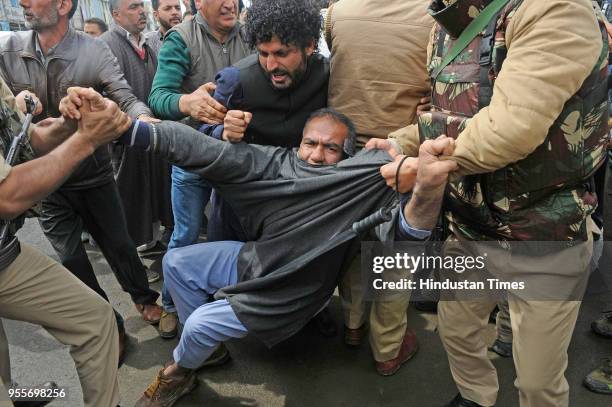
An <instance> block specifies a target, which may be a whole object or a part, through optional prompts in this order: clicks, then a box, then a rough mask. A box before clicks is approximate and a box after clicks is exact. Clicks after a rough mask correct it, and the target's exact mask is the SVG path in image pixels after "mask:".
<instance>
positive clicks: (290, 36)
mask: <svg viewBox="0 0 612 407" xmlns="http://www.w3.org/2000/svg"><path fill="white" fill-rule="evenodd" d="M319 9H320V7H319V3H318V1H315V0H256V1H253V3H252V5H251V8H249V12H248V14H247V19H246V39H247V42H248V43H249V45H250V46H251V47H255V46H256V45H257V44H260V43H262V42H268V41H270V40H271V39H272V37H273V36H276V37H278V39H279V40H280V42H281V43H282V44H284V45H290V44H292V45H296V46H298V47H300V48H302V49H304V48H306V47H307V46H308V45H310V44H311V43H314V46H315V49H316V47H317V45H318V43H319V36H320V34H321V14H320V13H319Z"/></svg>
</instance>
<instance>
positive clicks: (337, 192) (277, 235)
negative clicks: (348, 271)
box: [123, 122, 397, 346]
mask: <svg viewBox="0 0 612 407" xmlns="http://www.w3.org/2000/svg"><path fill="white" fill-rule="evenodd" d="M143 126H145V128H144V129H143V128H142V127H143ZM139 129H140V130H145V129H146V130H147V131H148V129H149V126H148V125H146V124H143V123H140V127H139ZM140 130H139V131H137V132H135V133H139V132H140ZM132 140H135V142H136V144H137V145H138V146H140V147H143V148H147V147H149V141H148V136H147V138H146V142H144V143H141V142H140V140H141V138H140V137H133V136H132V134H131V133H130V134H127V135H126V136H125V137H124V138H123V142H126V143H128V144H130V143H131V141H132ZM151 144H152V145H151V147H150V148H151V149H152V150H153V151H155V152H156V153H158V154H160V155H161V156H163V157H165V158H167V159H168V161H170V163H172V164H174V165H178V166H180V167H182V168H184V169H186V170H188V171H191V172H194V173H197V174H199V175H200V176H201V177H202V178H204V179H206V180H207V181H208V182H209V183H210V184H211V185H213V186H214V187H215V188H216V189H218V190H219V191H220V192H221V194H223V197H224V198H225V199H226V200H227V201H228V202H229V203H230V204H231V205H232V207H234V208H236V212H237V213H239V214H241V215H240V217H239V220H240V223H241V224H242V226H243V228H244V231H245V232H246V234H247V238H248V239H247V240H248V241H247V243H245V245H244V246H243V247H242V249H241V251H240V254H239V259H238V276H239V277H238V281H239V282H238V284H237V285H234V286H231V287H227V288H225V289H223V290H221V291H220V292H218V293H217V297H218V298H224V297H227V298H228V300H229V302H230V304H231V305H232V308H233V310H234V311H235V312H236V315H237V316H238V319H240V321H241V322H242V323H243V324H244V325H245V326H246V327H247V328H248V330H249V331H250V332H252V333H253V334H255V335H256V336H257V337H258V338H259V339H260V340H262V341H263V342H264V343H266V344H267V345H269V346H272V345H274V344H276V343H278V342H280V341H282V340H284V339H287V338H288V337H290V336H291V335H293V334H294V333H296V332H297V331H298V330H299V329H301V328H302V327H303V326H304V324H306V323H307V322H308V321H309V320H310V319H311V318H312V317H313V316H314V315H315V314H316V313H317V312H318V311H319V310H320V309H321V308H322V307H323V305H324V304H325V303H326V302H327V300H328V299H329V298H330V297H331V295H332V294H333V291H334V288H335V286H336V284H337V283H338V279H339V275H340V273H341V271H342V269H343V267H342V266H343V264H344V263H345V260H346V259H347V257H350V256H348V253H349V244H343V245H341V246H339V247H338V248H336V249H334V250H332V251H331V252H329V253H327V254H326V255H325V256H322V257H321V258H319V259H317V261H315V262H314V263H312V264H310V265H309V266H308V267H304V268H300V269H295V270H289V271H288V272H287V271H286V270H285V271H283V270H281V269H282V267H283V266H285V265H286V264H288V263H289V262H290V261H291V260H293V259H295V258H297V257H299V256H301V255H303V254H305V253H307V252H310V251H311V250H313V249H314V248H315V247H317V246H319V245H320V244H321V243H323V242H326V241H329V240H330V239H331V238H332V237H333V236H335V235H337V234H338V233H340V232H342V231H344V230H346V229H348V228H349V227H350V226H351V225H352V224H353V223H354V222H355V221H358V220H361V219H363V218H364V217H366V216H368V215H370V214H371V213H373V212H375V211H376V210H377V209H378V208H380V207H383V206H386V205H389V204H391V203H392V202H393V201H394V197H395V194H394V192H393V190H391V189H390V188H388V187H387V186H386V184H385V181H384V179H383V178H382V176H381V175H380V173H379V169H380V166H381V165H383V164H386V163H388V162H389V161H390V157H389V155H388V154H387V153H386V152H383V151H381V150H364V151H362V152H360V153H359V154H357V155H356V156H355V157H352V158H349V159H346V160H343V161H341V162H339V163H338V164H336V165H325V166H313V165H310V164H308V163H306V162H304V161H302V160H300V159H299V158H298V155H297V150H296V149H286V148H279V147H269V146H260V145H255V144H246V143H238V144H231V143H226V142H223V141H219V140H216V139H214V138H212V137H202V135H201V133H199V132H198V131H196V130H194V129H192V128H191V127H189V126H186V125H182V124H180V123H174V122H162V123H160V124H157V125H155V132H154V137H153V141H152V143H151ZM395 215H396V218H395V219H394V221H393V222H392V223H390V226H388V227H387V228H386V229H385V230H387V233H386V234H385V236H386V238H385V236H383V237H382V239H383V240H391V239H392V238H393V237H394V236H395V227H394V226H395V225H396V222H397V212H396V214H395ZM383 229H384V228H383Z"/></svg>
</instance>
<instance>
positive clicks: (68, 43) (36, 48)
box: [21, 28, 77, 63]
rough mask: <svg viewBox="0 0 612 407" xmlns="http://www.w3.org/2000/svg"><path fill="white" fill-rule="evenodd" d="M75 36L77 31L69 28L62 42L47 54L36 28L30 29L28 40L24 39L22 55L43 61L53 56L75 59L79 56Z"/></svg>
mask: <svg viewBox="0 0 612 407" xmlns="http://www.w3.org/2000/svg"><path fill="white" fill-rule="evenodd" d="M75 38H76V32H75V31H74V29H72V28H68V31H66V34H64V37H63V38H62V39H61V40H60V42H58V43H57V44H56V45H55V46H54V47H52V48H50V49H49V51H48V52H47V55H46V56H45V55H44V54H43V53H42V49H41V48H40V43H39V42H38V34H37V33H36V32H35V31H34V30H30V31H28V34H27V37H26V38H25V39H26V41H24V45H23V50H22V51H21V55H22V56H27V57H31V58H35V59H38V60H39V61H41V62H42V63H45V61H47V60H49V59H51V58H61V59H75V58H76V57H77V50H76V48H77V47H75V46H74V42H75Z"/></svg>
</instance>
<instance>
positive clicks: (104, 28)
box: [85, 17, 108, 33]
mask: <svg viewBox="0 0 612 407" xmlns="http://www.w3.org/2000/svg"><path fill="white" fill-rule="evenodd" d="M85 24H96V25H97V26H98V27H100V31H102V32H103V33H105V32H107V31H108V26H107V25H106V23H105V22H104V21H102V20H100V19H99V18H97V17H92V18H88V19H87V20H85Z"/></svg>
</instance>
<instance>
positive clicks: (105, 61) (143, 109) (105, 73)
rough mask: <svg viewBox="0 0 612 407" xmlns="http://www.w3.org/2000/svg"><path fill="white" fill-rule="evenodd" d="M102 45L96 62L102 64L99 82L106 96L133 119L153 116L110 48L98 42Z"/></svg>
mask: <svg viewBox="0 0 612 407" xmlns="http://www.w3.org/2000/svg"><path fill="white" fill-rule="evenodd" d="M98 42H99V43H100V44H102V45H101V46H100V53H101V55H99V58H97V59H96V61H99V62H100V68H99V70H98V81H99V83H100V84H101V86H102V91H104V93H105V94H106V96H107V97H108V98H109V99H111V100H112V101H114V102H115V103H117V104H118V105H119V107H120V108H121V110H123V111H124V112H126V113H127V114H128V115H130V116H131V117H133V118H137V117H138V116H140V115H148V116H152V115H153V114H152V113H151V110H149V108H148V107H147V105H145V104H144V103H143V102H141V101H140V100H138V98H137V97H136V96H135V95H134V93H133V92H132V88H131V87H130V85H129V84H128V83H127V81H126V80H125V77H124V76H123V72H122V71H121V68H120V67H119V62H118V61H117V58H116V57H115V55H114V54H113V53H112V52H111V50H110V48H109V47H108V45H106V43H104V42H103V41H101V40H100V41H98Z"/></svg>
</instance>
